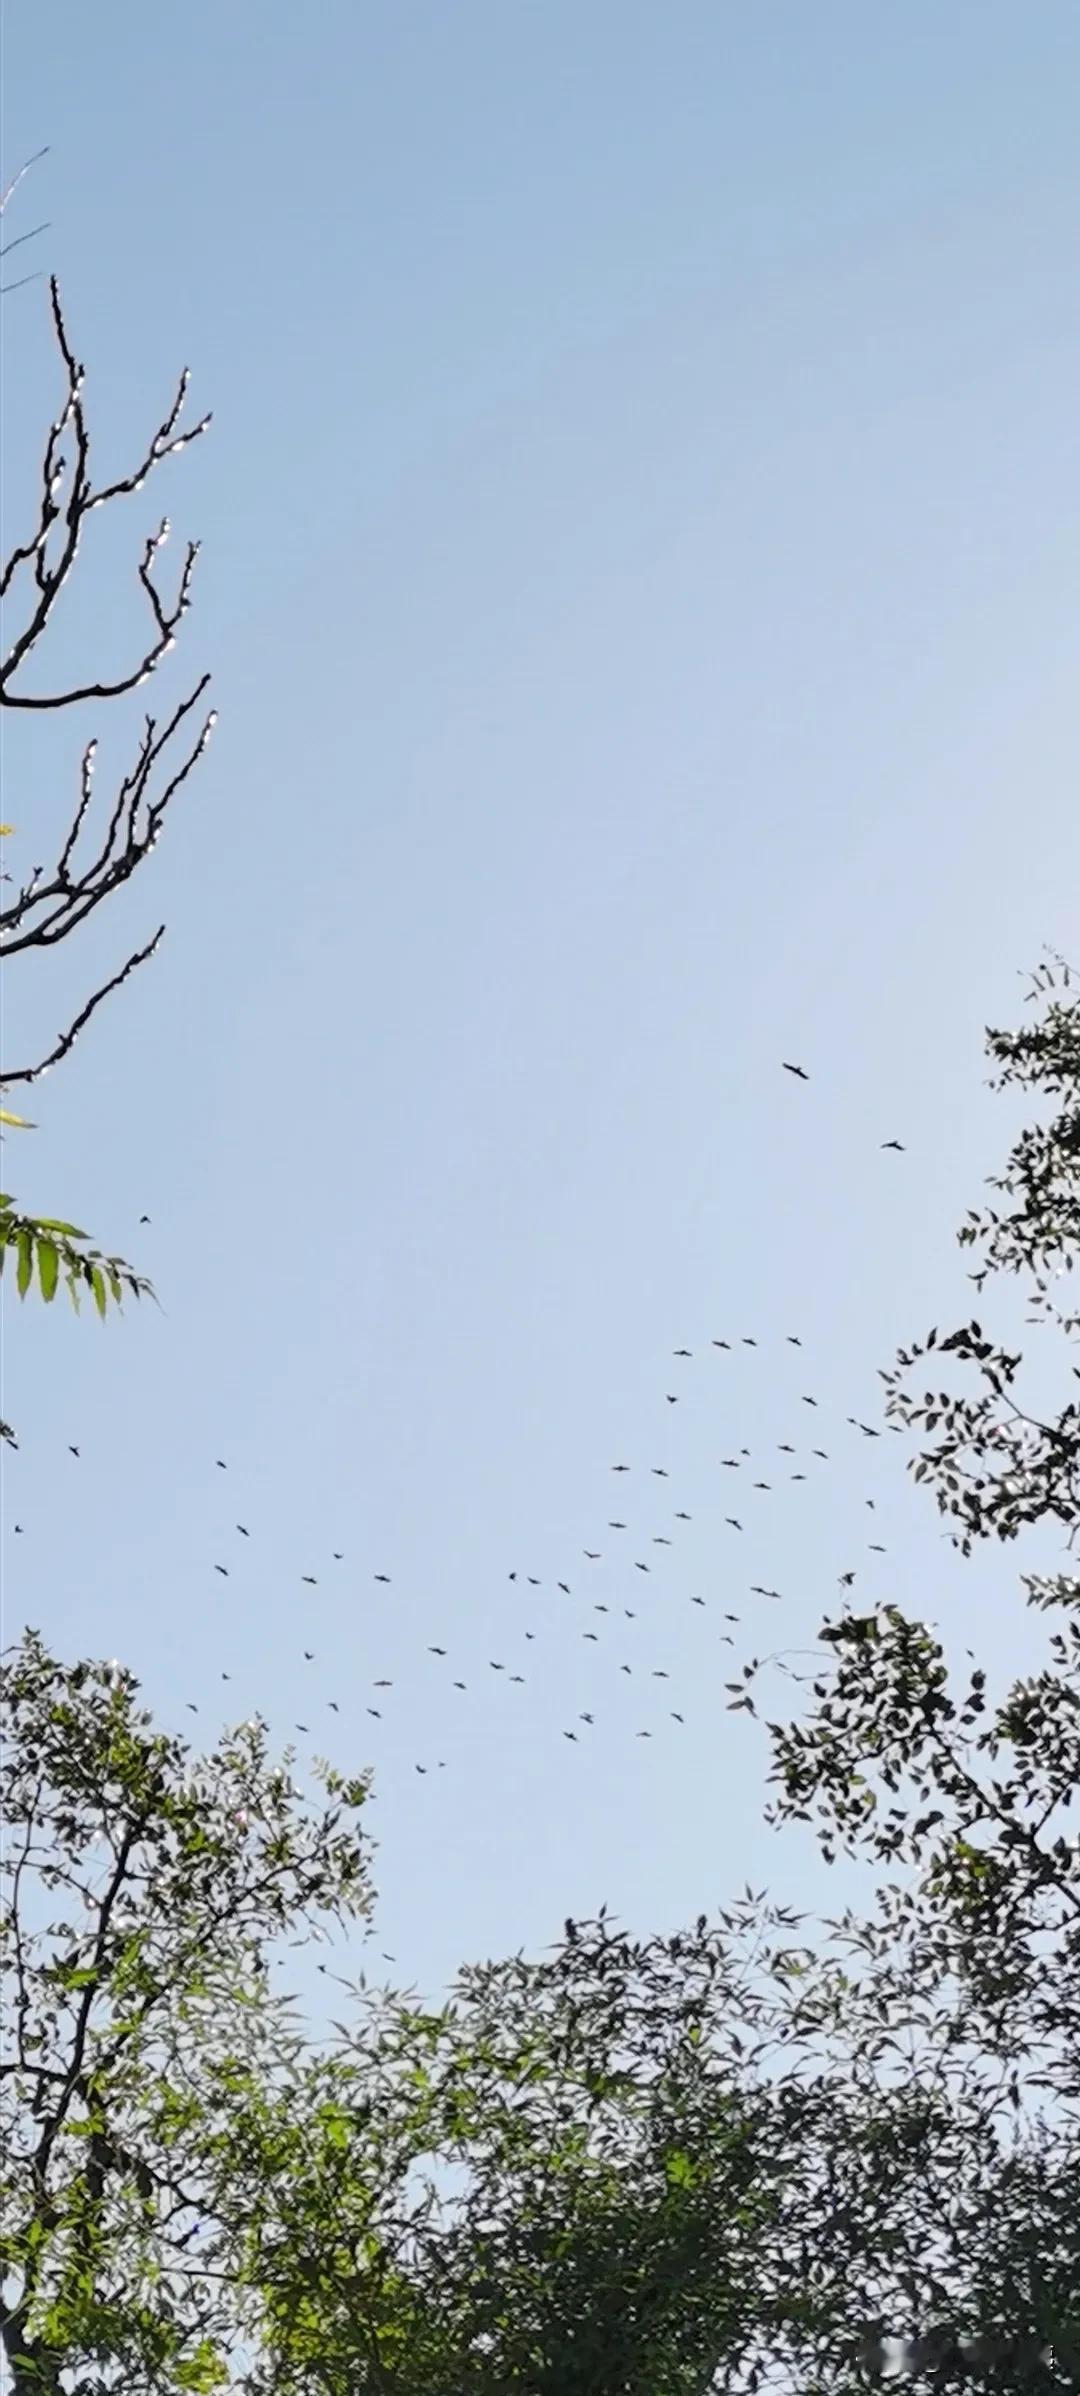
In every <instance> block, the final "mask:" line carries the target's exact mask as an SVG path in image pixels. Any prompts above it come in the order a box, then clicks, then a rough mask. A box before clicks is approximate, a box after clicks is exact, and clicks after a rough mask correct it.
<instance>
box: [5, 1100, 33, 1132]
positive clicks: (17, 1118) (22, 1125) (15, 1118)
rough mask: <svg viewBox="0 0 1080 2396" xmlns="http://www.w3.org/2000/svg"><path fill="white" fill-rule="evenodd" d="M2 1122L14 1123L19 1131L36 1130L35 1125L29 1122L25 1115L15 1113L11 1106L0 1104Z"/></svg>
mask: <svg viewBox="0 0 1080 2396" xmlns="http://www.w3.org/2000/svg"><path fill="white" fill-rule="evenodd" d="M0 1123H14V1125H15V1126H16V1129H17V1130H18V1131H33V1130H34V1125H33V1124H32V1123H28V1122H27V1120H26V1117H25V1115H13V1114H12V1112H11V1109H10V1107H6V1106H0Z"/></svg>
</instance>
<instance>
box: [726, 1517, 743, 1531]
mask: <svg viewBox="0 0 1080 2396" xmlns="http://www.w3.org/2000/svg"><path fill="white" fill-rule="evenodd" d="M724 1521H725V1522H726V1523H729V1524H730V1526H731V1529H732V1530H733V1531H741V1530H742V1524H741V1522H736V1520H735V1516H734V1515H733V1514H725V1516H724Z"/></svg>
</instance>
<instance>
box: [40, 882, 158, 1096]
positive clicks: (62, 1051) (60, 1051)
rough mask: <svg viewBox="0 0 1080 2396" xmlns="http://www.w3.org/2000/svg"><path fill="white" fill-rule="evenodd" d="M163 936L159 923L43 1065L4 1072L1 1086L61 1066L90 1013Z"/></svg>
mask: <svg viewBox="0 0 1080 2396" xmlns="http://www.w3.org/2000/svg"><path fill="white" fill-rule="evenodd" d="M164 937H165V926H164V924H163V923H162V924H159V925H158V928H157V931H156V932H155V934H154V937H153V939H152V940H148V941H147V943H146V947H145V948H138V949H136V950H135V953H134V955H133V956H130V957H129V958H128V961H127V964H126V965H122V966H121V967H120V971H119V973H114V974H113V976H112V979H111V980H110V981H108V982H102V984H101V987H100V989H97V990H95V992H94V995H93V997H92V998H88V999H87V1001H86V1005H85V1006H84V1007H80V1009H79V1012H78V1014H77V1015H76V1017H75V1021H74V1023H71V1024H69V1025H68V1028H67V1031H66V1032H62V1033H61V1034H60V1037H59V1039H58V1040H57V1042H56V1046H55V1048H51V1049H50V1050H49V1054H48V1056H47V1057H42V1059H41V1062H40V1064H37V1065H22V1066H20V1067H19V1069H18V1071H17V1072H14V1073H9V1072H7V1071H5V1072H4V1074H3V1077H2V1079H0V1089H5V1090H6V1089H7V1087H8V1085H9V1084H10V1083H12V1082H36V1081H40V1079H41V1076H42V1074H43V1073H48V1072H49V1070H50V1068H51V1067H52V1066H53V1065H59V1063H60V1061H61V1059H62V1058H63V1057H66V1056H67V1055H69V1053H70V1051H71V1050H72V1049H73V1048H74V1046H75V1042H76V1040H77V1039H78V1037H79V1034H80V1032H83V1031H85V1029H86V1026H87V1024H88V1023H89V1021H90V1017H91V1015H93V1014H95V1013H96V1011H97V1009H98V1007H99V1006H100V1005H101V1002H102V999H103V998H109V997H110V996H111V994H112V992H113V991H114V990H119V989H120V987H121V984H122V983H124V982H126V981H127V978H128V975H129V974H132V973H134V971H135V969H136V966H138V965H145V964H146V963H147V962H148V960H149V958H151V957H152V956H153V955H154V952H155V950H156V949H158V948H159V947H160V945H161V942H162V941H163V939H164Z"/></svg>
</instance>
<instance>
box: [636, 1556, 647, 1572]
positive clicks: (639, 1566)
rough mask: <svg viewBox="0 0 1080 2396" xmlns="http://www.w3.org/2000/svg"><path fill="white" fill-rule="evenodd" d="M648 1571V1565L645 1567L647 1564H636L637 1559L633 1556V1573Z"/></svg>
mask: <svg viewBox="0 0 1080 2396" xmlns="http://www.w3.org/2000/svg"><path fill="white" fill-rule="evenodd" d="M648 1569H649V1567H648V1565H647V1564H639V1562H638V1560H637V1557H636V1556H635V1558H634V1571H635V1572H648Z"/></svg>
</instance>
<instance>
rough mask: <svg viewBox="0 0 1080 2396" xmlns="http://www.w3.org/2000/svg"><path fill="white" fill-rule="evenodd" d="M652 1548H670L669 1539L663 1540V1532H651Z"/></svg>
mask: <svg viewBox="0 0 1080 2396" xmlns="http://www.w3.org/2000/svg"><path fill="white" fill-rule="evenodd" d="M653 1546H654V1547H670V1546H671V1541H670V1539H665V1537H664V1534H663V1532H662V1531H654V1532H653Z"/></svg>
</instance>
